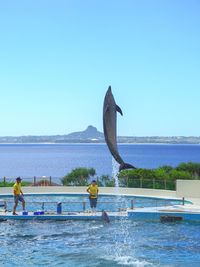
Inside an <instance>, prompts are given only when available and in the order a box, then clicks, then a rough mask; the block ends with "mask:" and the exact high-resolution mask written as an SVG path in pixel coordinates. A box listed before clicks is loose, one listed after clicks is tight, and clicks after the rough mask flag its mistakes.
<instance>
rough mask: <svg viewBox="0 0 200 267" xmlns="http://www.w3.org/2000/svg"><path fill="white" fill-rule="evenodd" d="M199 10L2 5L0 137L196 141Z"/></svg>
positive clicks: (180, 4)
mask: <svg viewBox="0 0 200 267" xmlns="http://www.w3.org/2000/svg"><path fill="white" fill-rule="evenodd" d="M199 14H200V1H198V0H187V1H185V0H163V1H161V0H109V1H108V0H99V1H98V0H24V1H22V0H17V1H14V0H12V1H11V0H1V1H0V37H1V39H0V101H1V104H0V136H5V135H52V134H67V133H70V132H74V131H81V130H84V129H86V127H87V126H88V125H93V126H96V127H97V128H98V130H100V131H102V128H103V127H102V107H103V99H104V95H105V93H106V90H107V88H108V86H109V85H111V86H112V91H113V94H114V97H115V100H116V102H117V104H118V105H119V106H120V107H121V109H122V111H123V113H124V116H123V117H121V116H120V115H119V116H118V122H117V123H118V125H117V128H118V135H135V136H147V135H150V136H151V135H162V136H171V135H185V136H188V135H197V136H199V135H200V123H199V115H200V104H199V102H200V15H199Z"/></svg>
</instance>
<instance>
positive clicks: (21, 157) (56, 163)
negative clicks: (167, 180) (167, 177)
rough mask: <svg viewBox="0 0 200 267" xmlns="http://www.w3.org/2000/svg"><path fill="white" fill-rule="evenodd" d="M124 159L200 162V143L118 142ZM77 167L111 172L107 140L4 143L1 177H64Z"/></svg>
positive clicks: (151, 163) (150, 163)
mask: <svg viewBox="0 0 200 267" xmlns="http://www.w3.org/2000/svg"><path fill="white" fill-rule="evenodd" d="M118 148H119V153H120V155H121V157H122V158H123V159H124V161H125V162H127V163H130V164H132V165H134V166H135V167H137V168H157V167H159V166H162V165H171V166H177V165H178V164H179V163H181V162H188V161H193V162H200V145H175V144H119V145H118ZM77 167H87V168H94V169H95V170H96V172H97V175H99V176H101V175H107V174H108V175H111V174H112V157H111V154H110V152H109V150H108V148H107V146H106V145H105V144H1V145H0V178H1V177H4V176H5V177H8V178H12V177H16V176H21V177H23V178H26V177H27V178H29V177H30V178H31V177H33V176H36V177H41V176H52V177H53V178H61V177H63V176H64V175H65V174H67V173H69V172H70V171H71V170H72V169H74V168H77Z"/></svg>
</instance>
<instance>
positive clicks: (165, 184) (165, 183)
mask: <svg viewBox="0 0 200 267" xmlns="http://www.w3.org/2000/svg"><path fill="white" fill-rule="evenodd" d="M164 186H165V190H167V181H166V179H165V180H164Z"/></svg>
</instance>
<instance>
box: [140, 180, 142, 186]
mask: <svg viewBox="0 0 200 267" xmlns="http://www.w3.org/2000/svg"><path fill="white" fill-rule="evenodd" d="M140 188H142V178H140Z"/></svg>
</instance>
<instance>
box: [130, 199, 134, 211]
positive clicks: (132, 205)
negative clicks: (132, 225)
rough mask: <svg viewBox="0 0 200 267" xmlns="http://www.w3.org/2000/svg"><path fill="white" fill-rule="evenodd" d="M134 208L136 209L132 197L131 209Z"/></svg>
mask: <svg viewBox="0 0 200 267" xmlns="http://www.w3.org/2000/svg"><path fill="white" fill-rule="evenodd" d="M133 209H134V200H133V199H131V210H133Z"/></svg>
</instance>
